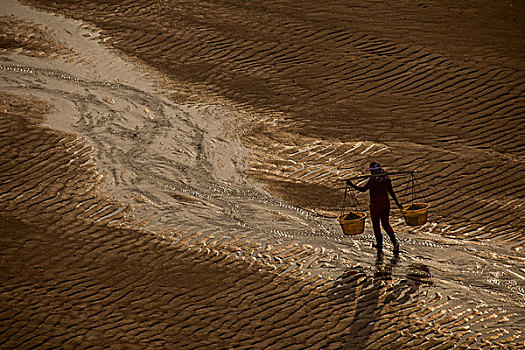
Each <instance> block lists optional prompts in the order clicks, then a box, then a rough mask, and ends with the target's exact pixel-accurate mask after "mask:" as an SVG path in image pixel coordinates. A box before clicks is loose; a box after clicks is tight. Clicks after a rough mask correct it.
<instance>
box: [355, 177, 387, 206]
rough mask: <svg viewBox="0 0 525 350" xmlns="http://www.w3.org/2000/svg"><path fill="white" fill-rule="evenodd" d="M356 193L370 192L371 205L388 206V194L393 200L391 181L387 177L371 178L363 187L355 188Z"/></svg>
mask: <svg viewBox="0 0 525 350" xmlns="http://www.w3.org/2000/svg"><path fill="white" fill-rule="evenodd" d="M355 188H356V189H357V190H358V191H361V192H365V191H367V190H369V191H370V203H373V204H390V198H389V197H388V195H389V194H390V195H391V196H392V198H394V190H393V188H392V181H391V180H390V178H389V177H388V176H387V175H383V176H372V177H371V178H370V179H369V180H368V182H367V183H366V185H364V186H363V187H360V186H355Z"/></svg>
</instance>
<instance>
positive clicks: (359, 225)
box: [339, 185, 366, 236]
mask: <svg viewBox="0 0 525 350" xmlns="http://www.w3.org/2000/svg"><path fill="white" fill-rule="evenodd" d="M347 192H348V185H347V186H346V187H345V194H344V197H343V204H342V207H341V215H340V216H339V224H341V229H342V230H343V233H344V234H345V235H348V236H354V235H359V234H361V233H363V232H364V230H365V218H366V213H364V212H363V211H361V208H360V206H359V202H358V201H357V197H356V196H355V194H354V193H353V192H352V191H351V190H350V194H351V195H352V197H353V200H354V202H355V204H356V206H355V207H356V210H354V211H348V212H347V211H346V210H345V206H346V195H347ZM357 209H358V210H357Z"/></svg>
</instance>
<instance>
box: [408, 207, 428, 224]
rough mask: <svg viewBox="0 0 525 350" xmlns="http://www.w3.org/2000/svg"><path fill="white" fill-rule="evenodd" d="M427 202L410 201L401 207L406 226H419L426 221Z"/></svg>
mask: <svg viewBox="0 0 525 350" xmlns="http://www.w3.org/2000/svg"><path fill="white" fill-rule="evenodd" d="M429 206H430V205H429V204H428V203H411V204H407V205H405V206H404V207H403V210H402V211H401V213H403V217H404V218H405V223H406V224H407V225H408V226H421V225H424V224H426V223H427V216H428V207H429Z"/></svg>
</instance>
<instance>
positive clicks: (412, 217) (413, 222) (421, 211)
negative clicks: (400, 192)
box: [401, 172, 430, 226]
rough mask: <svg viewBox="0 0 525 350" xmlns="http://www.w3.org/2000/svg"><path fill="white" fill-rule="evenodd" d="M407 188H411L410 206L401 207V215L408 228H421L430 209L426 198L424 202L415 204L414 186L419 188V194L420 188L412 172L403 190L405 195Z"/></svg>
mask: <svg viewBox="0 0 525 350" xmlns="http://www.w3.org/2000/svg"><path fill="white" fill-rule="evenodd" d="M408 186H410V187H411V192H412V198H411V201H410V204H405V205H403V209H402V210H401V213H402V214H403V218H404V219H405V223H406V224H407V225H408V226H422V225H424V224H426V223H427V219H428V208H429V207H430V204H429V203H428V201H427V200H426V198H424V201H420V202H415V199H416V186H417V187H418V188H419V192H421V187H420V186H419V184H418V183H417V182H416V176H415V175H414V173H413V172H412V173H411V175H410V179H409V182H408V183H407V189H406V190H405V194H406V191H407V190H408Z"/></svg>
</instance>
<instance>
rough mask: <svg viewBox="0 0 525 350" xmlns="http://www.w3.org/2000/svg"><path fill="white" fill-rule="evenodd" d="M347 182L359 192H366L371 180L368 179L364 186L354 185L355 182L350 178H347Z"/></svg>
mask: <svg viewBox="0 0 525 350" xmlns="http://www.w3.org/2000/svg"><path fill="white" fill-rule="evenodd" d="M346 184H347V185H348V186H350V187H352V188H355V189H356V190H358V191H359V192H366V191H367V190H368V189H369V188H370V180H368V182H367V183H366V185H364V186H357V185H354V183H353V182H352V181H350V180H346Z"/></svg>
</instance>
